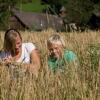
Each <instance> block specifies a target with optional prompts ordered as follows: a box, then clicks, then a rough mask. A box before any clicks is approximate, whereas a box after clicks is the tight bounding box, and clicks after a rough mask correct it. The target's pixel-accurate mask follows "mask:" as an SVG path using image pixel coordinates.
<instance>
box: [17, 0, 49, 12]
mask: <svg viewBox="0 0 100 100" xmlns="http://www.w3.org/2000/svg"><path fill="white" fill-rule="evenodd" d="M47 6H48V5H42V4H41V2H40V0H33V1H32V3H26V4H25V3H24V4H22V3H20V4H18V7H19V8H20V10H23V11H27V12H42V11H43V9H45V8H46V7H47Z"/></svg>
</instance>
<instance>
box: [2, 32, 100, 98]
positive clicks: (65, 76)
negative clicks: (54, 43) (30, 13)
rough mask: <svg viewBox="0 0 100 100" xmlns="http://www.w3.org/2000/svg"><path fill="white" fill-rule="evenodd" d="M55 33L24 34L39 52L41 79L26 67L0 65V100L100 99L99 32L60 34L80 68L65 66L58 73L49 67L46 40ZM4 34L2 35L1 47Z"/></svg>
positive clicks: (23, 36) (24, 39)
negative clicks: (72, 52) (64, 68)
mask: <svg viewBox="0 0 100 100" xmlns="http://www.w3.org/2000/svg"><path fill="white" fill-rule="evenodd" d="M52 33H55V32H54V31H52V30H48V31H43V32H27V31H26V32H21V35H22V38H23V41H24V42H33V43H35V44H36V46H37V48H38V49H39V51H40V56H41V69H40V72H39V75H38V77H35V76H33V75H32V74H31V73H29V72H27V71H26V70H25V69H24V66H23V65H22V66H19V65H11V66H9V67H7V66H5V65H4V64H2V63H1V64H0V100H100V65H99V60H100V32H91V31H89V32H83V33H59V34H61V35H62V36H63V37H64V39H65V42H66V48H68V49H71V50H73V51H74V52H75V53H76V54H77V56H78V58H79V62H80V64H79V66H78V68H77V71H75V70H74V69H75V66H74V65H68V66H67V65H66V66H65V67H66V70H65V71H63V72H61V71H60V70H58V71H57V72H56V73H54V72H52V71H51V70H50V69H49V68H48V66H47V53H46V39H47V38H48V36H49V35H51V34H52ZM3 36H4V32H0V48H2V46H3Z"/></svg>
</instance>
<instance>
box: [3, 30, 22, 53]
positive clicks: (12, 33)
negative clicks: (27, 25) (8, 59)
mask: <svg viewBox="0 0 100 100" xmlns="http://www.w3.org/2000/svg"><path fill="white" fill-rule="evenodd" d="M17 36H19V37H20V39H21V40H22V37H21V35H20V33H19V32H18V31H17V30H16V29H8V30H7V31H6V32H5V36H4V45H3V49H4V51H13V50H14V48H15V39H16V37H17Z"/></svg>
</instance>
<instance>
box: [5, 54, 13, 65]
mask: <svg viewBox="0 0 100 100" xmlns="http://www.w3.org/2000/svg"><path fill="white" fill-rule="evenodd" d="M3 61H4V63H5V64H10V63H11V62H12V57H11V56H8V57H5V58H3Z"/></svg>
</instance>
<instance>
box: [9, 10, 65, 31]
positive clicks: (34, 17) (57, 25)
mask: <svg viewBox="0 0 100 100" xmlns="http://www.w3.org/2000/svg"><path fill="white" fill-rule="evenodd" d="M9 26H10V27H11V28H16V29H20V30H26V29H28V30H36V31H40V30H44V29H48V28H53V29H55V30H57V31H61V30H62V27H63V21H62V19H61V18H60V17H58V16H55V15H50V14H43V13H33V12H23V11H20V10H15V9H13V10H12V16H11V17H10V25H9Z"/></svg>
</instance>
